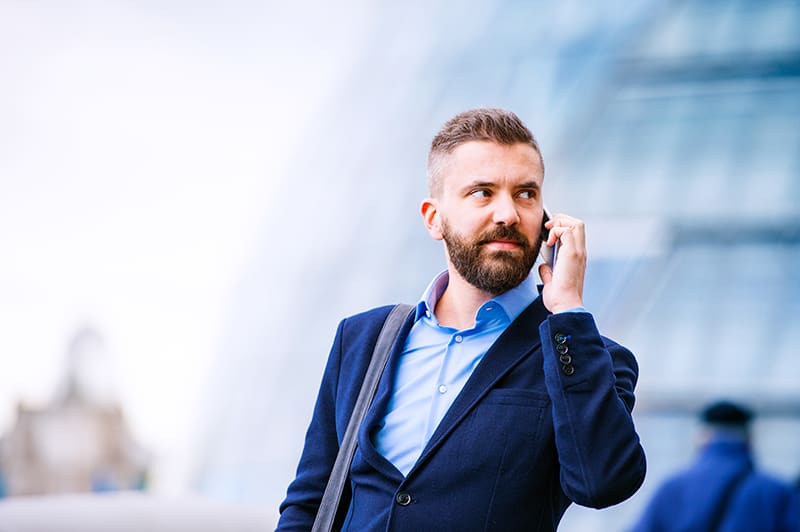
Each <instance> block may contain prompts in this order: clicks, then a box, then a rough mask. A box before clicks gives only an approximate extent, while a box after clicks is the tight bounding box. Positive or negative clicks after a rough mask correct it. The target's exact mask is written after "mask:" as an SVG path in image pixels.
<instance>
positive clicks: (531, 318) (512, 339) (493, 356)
mask: <svg viewBox="0 0 800 532" xmlns="http://www.w3.org/2000/svg"><path fill="white" fill-rule="evenodd" d="M547 314H548V311H547V309H546V308H545V307H544V304H543V303H542V298H541V297H538V298H536V300H535V301H534V302H533V303H531V304H530V305H529V306H528V308H526V309H525V310H524V311H522V314H520V315H519V316H518V317H517V319H516V320H514V322H513V323H512V324H511V325H509V326H508V329H506V330H505V332H503V334H502V335H500V338H498V339H497V341H496V342H495V343H494V344H493V345H492V347H490V348H489V350H488V351H487V352H486V355H484V357H483V360H481V361H480V363H479V364H478V366H477V367H476V368H475V371H474V372H473V373H472V375H471V376H470V378H469V380H467V383H466V384H465V385H464V388H463V389H462V390H461V393H460V394H459V395H458V397H457V398H456V400H455V401H454V402H453V404H452V406H451V407H450V409H449V410H448V411H447V413H446V414H445V416H444V418H442V421H441V423H439V426H438V427H437V428H436V431H435V432H434V433H433V436H431V439H430V440H429V441H428V444H427V445H426V447H425V449H424V450H423V451H422V456H420V458H419V460H417V463H416V464H415V465H414V467H413V468H412V470H411V471H410V472H409V475H411V474H413V472H414V470H415V469H417V467H419V466H420V464H422V463H423V462H425V460H426V459H427V457H428V456H429V455H430V454H431V453H433V452H434V451H435V450H436V448H437V447H438V446H439V445H440V444H441V442H442V441H443V440H444V438H445V437H446V436H447V435H448V434H450V432H452V431H453V429H454V428H455V427H456V426H457V425H458V423H459V422H460V421H461V420H462V419H464V417H465V416H466V415H467V414H468V413H469V411H470V410H471V409H472V408H473V407H474V406H475V405H476V404H477V403H478V401H480V400H481V398H482V397H483V396H484V395H486V394H487V393H488V392H489V390H490V389H491V388H492V386H493V385H494V384H495V383H496V382H497V381H499V380H500V379H501V378H503V376H504V375H506V374H507V373H508V372H509V371H511V370H512V369H513V368H514V366H515V365H516V364H517V363H519V362H520V361H521V360H522V359H523V358H524V357H525V356H526V355H528V354H529V353H530V352H531V351H533V350H534V349H536V347H538V346H539V345H540V344H541V340H540V338H539V324H540V323H541V322H542V321H544V320H545V319H546V318H547Z"/></svg>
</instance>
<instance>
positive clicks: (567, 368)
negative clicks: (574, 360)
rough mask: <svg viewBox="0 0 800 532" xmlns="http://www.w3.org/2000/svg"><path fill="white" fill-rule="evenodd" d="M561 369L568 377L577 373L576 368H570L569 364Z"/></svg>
mask: <svg viewBox="0 0 800 532" xmlns="http://www.w3.org/2000/svg"><path fill="white" fill-rule="evenodd" d="M561 369H562V370H564V373H565V374H567V375H572V374H573V373H575V366H570V365H569V364H565V365H564V366H563V367H562V368H561Z"/></svg>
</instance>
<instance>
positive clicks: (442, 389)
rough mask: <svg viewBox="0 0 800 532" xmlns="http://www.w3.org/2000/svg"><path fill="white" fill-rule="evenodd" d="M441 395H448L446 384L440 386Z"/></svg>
mask: <svg viewBox="0 0 800 532" xmlns="http://www.w3.org/2000/svg"><path fill="white" fill-rule="evenodd" d="M439 393H447V386H445V385H444V384H442V385H440V386H439Z"/></svg>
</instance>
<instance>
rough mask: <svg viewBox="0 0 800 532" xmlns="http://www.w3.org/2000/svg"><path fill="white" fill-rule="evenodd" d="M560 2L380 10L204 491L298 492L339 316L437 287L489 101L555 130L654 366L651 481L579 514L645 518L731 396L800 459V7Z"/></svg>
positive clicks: (592, 287) (604, 304)
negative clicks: (434, 151) (426, 199)
mask: <svg viewBox="0 0 800 532" xmlns="http://www.w3.org/2000/svg"><path fill="white" fill-rule="evenodd" d="M555 4H556V3H551V2H527V1H516V0H507V1H503V2H496V1H492V2H488V1H486V2H482V1H478V2H473V3H471V4H470V9H468V10H465V9H463V6H462V5H461V4H460V3H458V2H452V1H445V0H441V1H436V2H430V3H426V4H425V7H424V9H423V8H422V7H416V8H415V7H414V5H416V4H414V5H411V6H407V5H402V6H401V5H385V6H383V7H382V8H381V9H379V10H378V12H377V13H376V19H375V23H374V31H373V33H372V34H371V36H370V38H369V39H368V40H367V41H368V42H367V43H366V45H365V47H364V55H363V57H362V59H361V62H360V64H359V67H358V68H357V69H356V71H355V72H353V74H352V77H351V79H350V82H349V83H346V84H345V85H344V86H343V87H342V88H341V90H340V91H339V92H338V93H337V94H334V95H332V96H331V98H330V105H329V106H328V107H327V108H325V109H322V110H321V111H320V113H319V119H318V121H317V123H315V124H312V125H310V126H309V128H308V134H307V135H306V137H305V140H304V142H303V145H302V146H300V147H299V148H298V154H297V156H296V157H295V161H294V165H293V166H292V171H291V178H289V176H287V179H286V180H284V184H283V186H282V187H281V188H279V189H277V190H275V191H274V192H275V201H274V206H273V209H272V210H271V211H270V212H269V213H267V214H266V216H265V222H264V238H263V241H264V245H263V247H262V248H261V249H260V250H258V251H257V253H256V256H255V257H254V260H253V265H252V268H251V270H250V271H249V273H248V275H247V276H246V277H245V278H244V279H243V280H242V287H241V291H240V293H239V294H238V296H237V300H236V307H235V310H234V313H233V316H232V318H231V323H230V324H229V326H228V335H227V341H226V342H225V343H224V345H223V346H222V347H221V349H220V357H219V364H218V368H217V370H216V371H215V373H214V382H213V383H212V384H211V386H210V389H209V395H208V397H209V399H208V406H207V408H206V409H205V410H204V412H205V413H206V418H205V427H206V432H205V437H204V438H203V439H202V441H203V442H204V445H203V447H202V448H201V449H199V450H198V460H197V483H198V487H200V488H201V489H203V490H205V491H206V492H207V493H213V494H215V495H218V496H223V497H227V498H231V499H247V500H254V499H255V500H262V501H264V502H265V503H267V504H277V502H278V501H279V500H280V499H281V497H282V496H283V495H284V490H285V487H286V484H287V483H288V481H289V480H290V479H291V477H292V475H293V473H294V467H295V465H296V463H297V458H298V456H299V453H300V449H301V446H302V441H303V434H304V431H305V429H306V426H307V423H308V420H309V418H310V414H311V409H312V406H313V401H314V397H315V394H316V390H317V387H318V384H319V379H320V377H321V374H322V368H323V364H324V361H325V359H326V356H327V352H328V349H329V347H330V342H331V341H332V339H333V334H334V331H335V325H336V322H337V321H338V320H339V319H340V318H341V317H343V316H345V315H348V314H351V313H354V312H358V311H360V310H363V309H365V308H368V307H370V306H374V305H378V304H385V303H389V302H395V301H406V302H413V301H415V300H416V299H417V298H418V297H419V295H420V294H421V292H422V290H423V288H424V287H425V285H426V283H427V282H428V281H429V280H430V278H431V277H432V276H433V275H434V274H435V273H436V272H437V271H439V270H440V269H442V268H443V267H444V257H443V252H442V250H441V249H440V247H439V246H438V245H437V244H436V243H434V242H432V241H431V240H430V239H429V237H428V235H427V233H425V231H424V229H423V226H422V223H421V222H419V221H418V218H417V216H418V215H417V208H418V202H419V200H420V199H421V198H422V197H423V196H424V195H425V193H426V191H425V157H426V154H427V148H428V143H429V141H430V139H431V137H432V136H433V134H434V133H435V131H436V130H437V129H438V127H439V126H440V125H441V124H442V123H443V122H444V120H445V119H447V118H449V117H450V116H452V115H453V114H455V113H456V112H458V111H461V110H463V109H466V108H470V107H476V106H484V105H491V106H501V107H507V108H510V109H513V110H515V111H516V112H517V113H518V114H519V115H520V116H521V117H522V118H523V120H525V121H526V122H527V123H528V124H529V125H530V126H531V128H532V129H533V131H534V134H536V135H537V137H538V140H539V141H540V145H541V146H542V150H543V153H544V158H545V161H546V165H547V175H546V178H545V197H546V198H547V202H548V203H549V206H550V207H551V209H552V210H554V211H563V212H569V213H571V214H573V215H575V216H577V217H580V218H583V219H585V220H586V221H587V223H588V232H589V234H588V238H589V255H590V263H589V270H588V274H587V275H588V278H587V282H586V287H587V288H586V294H585V296H586V306H587V307H588V308H589V309H590V310H592V311H593V312H594V314H595V316H596V317H597V319H598V321H599V323H600V326H601V329H602V330H603V331H604V332H605V333H606V334H608V335H609V336H612V337H613V338H615V339H616V340H618V341H620V342H621V343H623V344H625V345H628V346H629V347H631V348H632V349H633V350H634V352H635V353H636V354H637V357H638V360H639V362H640V366H641V378H640V382H639V386H638V389H637V396H638V405H637V408H636V410H635V412H634V414H635V417H636V421H637V426H638V428H639V431H640V434H641V436H642V440H643V443H644V446H645V450H646V452H647V455H648V462H649V473H648V479H647V481H646V483H645V485H644V487H643V488H642V490H641V491H640V492H639V494H637V495H636V496H635V497H634V498H633V499H631V501H629V502H627V503H625V504H622V505H619V506H617V507H614V508H611V509H608V510H605V511H602V512H597V511H593V510H584V509H580V508H577V509H576V508H574V507H573V508H572V509H570V510H569V511H568V512H567V515H566V518H565V520H564V523H563V527H562V528H563V529H564V530H581V531H589V530H620V529H624V528H625V526H627V525H630V524H631V523H632V521H633V519H634V518H635V517H636V516H637V515H638V513H639V511H640V508H641V506H642V505H643V504H644V502H646V500H647V498H648V496H649V494H650V491H651V489H653V488H654V487H655V486H657V485H658V484H659V483H660V480H661V479H662V478H664V476H665V475H667V474H668V473H670V472H671V471H673V470H674V469H675V468H677V467H679V466H681V465H683V464H684V463H686V462H687V461H688V460H689V459H690V458H691V456H692V446H693V441H692V431H693V426H694V413H695V410H696V409H698V408H699V407H700V405H702V404H703V403H705V402H706V401H707V400H708V399H709V398H712V397H714V396H717V395H725V396H728V397H734V398H737V399H739V400H741V401H744V402H746V403H747V404H749V405H750V406H752V407H753V408H754V409H755V410H756V412H757V413H758V415H759V418H758V421H757V422H756V424H755V426H754V433H755V446H756V457H757V459H758V460H759V461H760V462H761V463H762V464H763V465H764V466H765V468H766V469H768V470H770V471H772V472H774V473H775V474H778V475H781V476H784V477H787V478H788V477H791V476H794V475H796V474H797V473H798V471H800V387H799V386H798V383H800V380H798V377H800V357H799V356H798V349H800V347H798V346H800V327H798V325H800V324H799V323H798V316H800V268H798V264H800V127H798V124H800V2H798V1H796V0H760V1H755V0H729V1H723V0H703V1H670V2H668V1H655V0H652V1H643V2H639V3H636V5H631V3H629V2H623V1H617V0H613V1H611V2H604V3H602V4H596V5H595V4H591V3H587V2H578V1H566V2H559V3H558V5H555Z"/></svg>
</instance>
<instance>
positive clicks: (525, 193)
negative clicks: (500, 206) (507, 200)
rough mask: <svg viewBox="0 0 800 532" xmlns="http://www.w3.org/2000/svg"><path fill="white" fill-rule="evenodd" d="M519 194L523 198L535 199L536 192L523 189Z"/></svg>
mask: <svg viewBox="0 0 800 532" xmlns="http://www.w3.org/2000/svg"><path fill="white" fill-rule="evenodd" d="M518 196H519V197H520V198H522V199H534V198H535V197H536V192H534V191H533V190H521V191H520V192H519V194H518Z"/></svg>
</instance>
